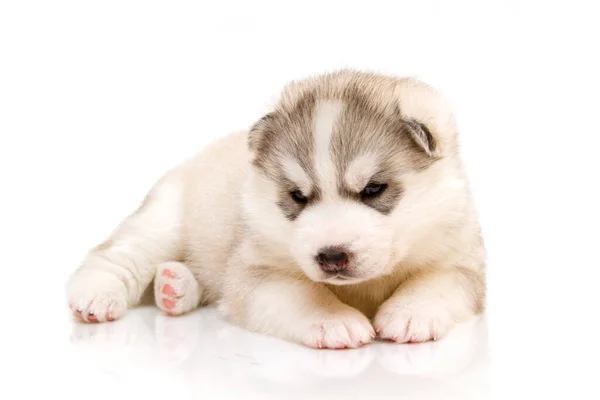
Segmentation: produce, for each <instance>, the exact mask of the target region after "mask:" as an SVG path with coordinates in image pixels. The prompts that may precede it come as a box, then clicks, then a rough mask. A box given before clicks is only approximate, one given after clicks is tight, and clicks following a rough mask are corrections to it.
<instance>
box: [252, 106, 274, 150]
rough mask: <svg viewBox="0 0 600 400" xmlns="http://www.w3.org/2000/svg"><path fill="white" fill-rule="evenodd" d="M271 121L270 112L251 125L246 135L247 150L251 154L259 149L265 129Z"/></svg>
mask: <svg viewBox="0 0 600 400" xmlns="http://www.w3.org/2000/svg"><path fill="white" fill-rule="evenodd" d="M273 119H274V113H272V112H271V113H269V114H267V115H265V116H263V117H262V118H261V119H259V120H258V121H257V122H256V123H255V124H254V125H252V127H251V128H250V132H249V133H248V148H249V149H250V151H251V152H255V151H256V150H257V149H258V148H259V146H260V143H261V141H262V139H263V137H264V134H265V129H266V127H267V126H268V125H269V123H270V122H272V121H273Z"/></svg>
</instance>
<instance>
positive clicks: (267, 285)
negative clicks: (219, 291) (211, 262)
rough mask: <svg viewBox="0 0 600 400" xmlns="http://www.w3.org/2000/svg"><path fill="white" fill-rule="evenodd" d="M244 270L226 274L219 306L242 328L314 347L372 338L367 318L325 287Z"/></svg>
mask: <svg viewBox="0 0 600 400" xmlns="http://www.w3.org/2000/svg"><path fill="white" fill-rule="evenodd" d="M244 270H245V273H243V272H240V270H238V271H236V273H235V274H234V276H233V277H230V278H229V279H230V280H229V281H228V283H227V285H226V289H225V294H224V297H223V299H222V301H221V304H220V309H221V311H223V312H224V314H225V315H226V316H227V317H228V318H229V319H231V320H232V321H233V322H235V323H237V324H239V325H241V326H242V327H244V328H246V329H249V330H251V331H255V332H261V333H265V334H268V335H273V336H277V337H279V338H281V339H285V340H289V341H292V342H297V343H301V344H304V345H307V346H310V347H314V348H346V347H359V346H360V345H362V344H365V343H368V342H370V341H371V340H372V339H373V337H374V336H375V332H374V331H373V327H372V326H371V323H370V321H369V320H368V319H367V318H366V317H365V316H364V315H363V314H361V313H360V312H359V311H358V310H356V309H354V308H352V307H350V306H348V305H346V304H344V303H342V302H341V301H340V300H339V299H338V298H337V297H336V296H335V295H334V294H333V293H332V292H331V291H330V290H329V289H327V288H326V287H325V286H323V285H320V284H317V283H314V282H312V281H309V280H308V279H303V278H299V277H292V276H288V275H284V274H283V273H280V272H277V271H273V270H270V269H269V270H266V269H260V268H256V267H247V268H244ZM231 278H233V279H231Z"/></svg>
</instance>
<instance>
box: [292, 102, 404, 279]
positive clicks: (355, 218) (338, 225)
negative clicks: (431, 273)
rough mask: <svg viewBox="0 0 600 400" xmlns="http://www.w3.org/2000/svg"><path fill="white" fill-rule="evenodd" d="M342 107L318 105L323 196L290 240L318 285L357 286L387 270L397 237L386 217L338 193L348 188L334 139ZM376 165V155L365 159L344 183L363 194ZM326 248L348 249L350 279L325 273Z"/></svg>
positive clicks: (316, 124)
mask: <svg viewBox="0 0 600 400" xmlns="http://www.w3.org/2000/svg"><path fill="white" fill-rule="evenodd" d="M342 109H343V104H342V103H340V102H330V101H324V102H320V103H317V105H316V109H315V113H314V123H313V126H314V132H313V135H314V146H315V147H314V163H315V164H314V169H315V175H316V178H317V182H316V184H317V186H318V187H319V193H320V196H319V197H320V198H319V199H318V201H317V202H316V203H314V204H311V205H309V206H308V207H307V208H306V209H305V210H304V211H302V212H301V213H300V216H299V218H298V219H297V220H296V221H295V222H294V223H293V224H294V228H293V230H294V235H293V238H292V242H291V251H292V253H293V255H294V257H295V259H296V261H297V262H298V264H299V265H300V267H301V268H302V269H303V270H304V272H305V273H306V274H307V275H308V277H309V278H311V279H313V280H315V281H323V280H325V279H327V278H329V279H331V280H330V281H329V282H330V283H334V284H347V283H353V282H358V281H361V280H365V279H368V278H373V277H375V276H379V275H381V274H383V273H385V272H388V271H387V269H388V268H389V265H390V263H389V260H390V258H391V255H390V252H391V242H392V238H393V230H392V226H391V225H388V224H386V221H387V218H386V216H384V215H382V214H380V213H378V212H377V211H375V210H373V209H371V208H370V207H367V206H366V205H364V204H360V203H358V202H356V201H353V200H348V199H345V198H342V197H341V196H340V194H339V188H340V187H341V186H343V185H342V182H339V179H340V177H339V176H338V173H337V169H336V161H337V160H336V159H335V154H334V152H333V151H332V150H331V138H332V136H333V134H334V132H335V129H336V123H337V121H338V119H339V118H340V115H341V111H342ZM376 166H377V165H376V159H375V157H374V156H372V155H368V154H367V155H362V156H360V157H358V158H357V159H356V160H354V161H353V162H352V163H351V164H350V168H349V169H348V172H347V173H346V174H345V177H343V178H342V179H345V180H346V181H347V182H346V183H345V185H348V183H350V187H352V188H356V191H357V192H358V191H360V190H361V189H362V187H364V185H366V184H367V183H368V181H369V179H370V178H371V176H372V175H373V174H374V173H375V172H376V171H375V168H376ZM284 167H285V168H286V170H287V169H290V170H291V169H293V168H290V162H289V161H284ZM296 172H297V171H296ZM296 175H301V174H297V173H296ZM297 183H298V182H297ZM298 184H299V183H298ZM360 185H362V186H360ZM326 247H343V248H345V249H346V250H347V251H348V252H349V253H350V254H351V262H350V264H349V267H348V275H349V277H347V278H345V279H343V280H342V278H333V279H332V278H331V277H329V276H328V275H327V274H325V273H324V272H323V271H322V270H321V268H320V267H319V265H318V263H317V262H316V260H315V257H316V256H317V255H318V254H319V252H320V251H322V249H324V248H326Z"/></svg>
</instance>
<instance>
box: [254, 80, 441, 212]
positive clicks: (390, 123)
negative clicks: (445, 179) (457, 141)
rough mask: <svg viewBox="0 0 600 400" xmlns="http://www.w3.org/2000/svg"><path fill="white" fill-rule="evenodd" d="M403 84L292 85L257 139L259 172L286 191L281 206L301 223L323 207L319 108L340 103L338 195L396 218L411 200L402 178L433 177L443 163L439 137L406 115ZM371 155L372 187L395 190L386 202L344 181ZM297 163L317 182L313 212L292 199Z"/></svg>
mask: <svg viewBox="0 0 600 400" xmlns="http://www.w3.org/2000/svg"><path fill="white" fill-rule="evenodd" d="M397 85H398V80H397V79H395V78H391V77H386V76H380V75H373V74H365V73H349V72H345V73H341V74H338V75H336V74H329V75H324V76H321V77H317V78H312V79H309V80H306V81H304V82H300V83H292V84H290V85H289V86H288V87H287V88H286V89H285V90H284V92H283V95H282V99H281V101H280V103H279V104H278V105H277V106H276V108H275V109H274V110H273V112H271V113H269V114H268V115H266V116H265V117H263V118H262V119H261V120H260V121H258V122H257V123H256V124H255V125H254V127H253V128H252V129H251V131H250V136H249V139H248V142H249V147H250V149H251V151H252V153H253V155H254V158H253V162H252V163H253V166H254V167H256V168H257V169H258V170H259V171H260V172H261V173H262V174H263V175H265V176H266V177H267V178H269V179H270V180H272V181H273V182H275V183H276V184H277V186H278V188H279V192H280V196H279V202H278V205H279V207H280V208H281V210H282V211H283V213H284V215H285V216H286V217H287V218H288V219H290V220H294V219H295V218H297V217H298V215H299V214H300V213H301V212H302V210H303V209H304V208H306V207H308V206H310V205H311V204H313V203H315V202H316V201H317V200H318V198H319V194H320V188H319V187H318V180H317V177H316V171H315V166H314V155H315V149H314V147H315V139H314V135H313V134H314V117H315V107H316V105H317V102H319V101H337V102H340V103H341V104H342V105H343V106H342V109H341V112H340V115H339V116H338V120H337V121H336V122H335V126H334V128H333V132H332V135H331V141H330V152H331V156H332V157H331V158H332V160H333V162H334V164H335V169H336V173H337V177H336V179H337V182H338V192H339V193H338V194H339V195H341V196H342V197H344V198H350V199H354V200H356V201H361V202H362V203H364V204H365V205H367V206H369V207H371V208H373V209H375V210H377V211H379V212H381V213H384V214H387V213H390V212H391V211H392V210H393V208H394V207H395V205H396V204H397V203H398V201H399V200H400V198H401V197H402V193H403V185H402V176H403V175H404V174H405V173H408V172H414V171H422V170H424V169H427V168H428V167H429V166H430V165H431V164H432V163H434V162H435V161H436V160H437V159H438V158H439V152H438V151H437V150H438V149H437V143H436V140H435V137H434V136H433V135H432V134H431V132H430V131H429V129H428V128H427V127H426V126H425V125H424V124H423V123H422V122H421V121H416V120H414V119H408V118H406V117H405V116H403V115H402V112H401V111H402V110H401V107H402V105H401V104H398V102H397V101H396V100H395V99H396V97H395V96H396V90H397ZM364 154H371V155H373V156H374V157H375V158H376V160H377V168H376V171H375V172H374V174H373V176H372V177H371V179H370V181H369V182H371V183H383V184H386V185H387V187H386V189H385V191H384V192H383V193H382V195H381V196H378V197H376V198H370V199H364V198H361V195H360V192H359V191H357V190H356V188H349V187H347V186H346V185H345V183H344V174H345V173H346V170H347V169H348V166H349V165H350V164H351V163H352V161H353V160H355V159H357V158H358V157H360V156H362V155H364ZM286 157H288V158H289V157H292V158H293V159H295V160H296V161H297V163H298V165H299V166H300V167H301V168H302V169H303V170H304V171H305V172H306V175H307V176H308V178H309V180H310V181H311V182H312V189H311V191H310V192H311V193H304V195H306V196H307V197H308V201H307V203H306V204H298V203H297V202H295V201H294V200H293V198H292V197H291V196H290V192H292V191H294V190H298V188H297V187H295V185H294V182H291V181H290V180H289V179H286V176H285V174H284V171H283V168H282V160H283V159H285V158H286Z"/></svg>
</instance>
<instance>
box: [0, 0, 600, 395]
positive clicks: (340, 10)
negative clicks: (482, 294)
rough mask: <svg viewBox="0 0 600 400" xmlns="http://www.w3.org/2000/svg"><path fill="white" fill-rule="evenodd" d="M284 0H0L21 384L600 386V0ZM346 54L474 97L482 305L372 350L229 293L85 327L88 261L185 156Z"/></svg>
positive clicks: (9, 269) (183, 391) (297, 388)
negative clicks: (258, 320) (269, 313)
mask: <svg viewBox="0 0 600 400" xmlns="http://www.w3.org/2000/svg"><path fill="white" fill-rule="evenodd" d="M265 3H266V2H264V1H259V0H254V1H241V0H240V1H230V0H227V1H225V0H224V1H193V2H188V3H187V4H185V5H184V4H183V2H149V1H147V0H140V1H123V0H121V1H112V2H111V1H103V2H82V1H58V0H57V1H47V0H40V1H37V2H36V1H0V190H1V192H2V194H1V195H0V265H1V268H0V305H2V319H1V320H0V398H1V399H3V400H4V399H10V400H12V399H18V400H20V399H25V400H29V399H47V398H48V399H49V398H50V397H52V396H56V397H59V398H60V399H61V400H82V399H85V400H88V399H99V400H100V399H101V400H138V399H160V400H167V399H168V400H179V399H210V400H212V399H222V398H225V399H226V398H227V395H231V397H233V398H239V399H247V398H272V399H285V398H287V397H292V398H301V399H306V400H312V399H313V398H314V399H319V398H325V399H329V398H336V397H340V398H343V399H345V400H347V399H355V398H358V399H367V400H370V399H377V398H392V399H423V398H427V399H445V398H454V399H486V400H487V399H491V398H497V399H508V400H513V399H514V400H519V399H524V400H537V399H541V400H545V399H551V398H554V397H558V398H560V399H569V400H571V399H574V400H575V399H576V400H580V399H584V400H587V399H592V400H598V399H600V391H599V388H600V384H599V379H598V374H599V372H598V360H600V340H598V337H599V335H600V324H599V321H600V319H599V317H598V316H599V315H600V312H599V305H600V290H599V284H598V282H600V261H599V257H598V248H599V245H598V241H599V237H600V234H599V228H598V227H599V226H600V212H599V210H600V207H599V205H600V191H599V190H598V182H599V180H600V178H599V175H600V173H599V171H600V157H599V156H598V149H600V142H599V140H600V130H599V126H600V124H599V123H598V115H599V111H598V93H600V74H598V71H600V63H599V61H600V59H599V58H598V56H597V53H598V50H597V48H598V39H597V38H599V37H600V31H599V30H600V24H598V18H597V16H598V11H597V8H598V5H597V4H596V3H597V2H594V1H569V2H551V1H546V2H543V1H522V0H512V1H509V0H507V1H496V2H482V1H475V0H454V1H441V0H430V1H427V0H423V1H400V0H395V1H388V2H385V5H381V4H377V3H378V2H376V1H372V2H366V1H365V2H348V1H344V2H341V1H339V2H334V1H327V2H324V1H322V0H319V1H318V2H313V4H312V5H310V6H298V5H297V4H296V3H294V5H292V2H283V1H279V2H275V1H273V2H270V4H265ZM307 3H310V1H308V0H306V1H305V2H303V4H307ZM335 3H337V4H335ZM351 3H352V4H351ZM344 66H351V67H355V68H361V69H363V68H364V69H373V70H378V71H382V72H390V73H394V74H402V75H413V76H418V77H421V78H422V79H424V80H426V81H428V82H430V83H431V84H433V85H434V86H436V87H438V88H440V90H442V91H443V92H444V93H445V94H446V96H447V97H449V98H450V100H451V101H452V102H453V103H454V104H455V105H456V110H457V114H458V119H459V122H460V123H459V125H460V128H461V135H462V150H463V155H464V159H465V163H466V166H467V168H468V172H469V175H470V178H471V182H472V187H473V191H474V195H475V197H476V201H477V206H478V208H479V211H480V215H481V221H482V226H483V232H484V237H485V240H486V244H487V247H488V250H489V262H488V271H489V274H488V313H487V317H486V320H485V321H484V322H485V323H482V322H480V323H475V324H472V325H469V324H467V325H465V326H463V327H462V328H461V329H458V330H456V331H455V332H453V333H452V334H451V336H450V337H448V338H446V339H444V340H441V341H439V342H436V343H426V344H421V345H391V344H380V343H377V344H374V345H370V346H368V347H365V348H362V349H359V350H356V351H354V350H352V351H350V350H345V351H317V350H309V349H305V348H302V347H299V346H296V345H292V344H288V343H284V342H281V341H279V340H276V339H271V338H267V337H262V336H257V335H253V334H250V333H248V332H245V331H242V330H240V329H238V328H236V327H232V326H230V325H228V324H225V323H223V322H221V321H220V319H219V317H218V316H217V315H216V314H215V313H214V312H213V310H199V311H197V312H195V313H193V314H191V315H189V316H186V317H182V318H178V319H171V318H167V317H163V316H161V315H159V313H158V311H157V310H156V309H154V308H142V309H136V310H130V311H129V312H128V313H127V314H126V316H125V318H124V319H123V320H121V321H117V322H115V323H111V324H107V325H89V326H88V325H78V324H74V323H73V321H72V320H71V318H70V316H69V310H68V308H67V304H66V299H65V295H64V289H65V283H66V279H67V277H68V275H69V274H70V273H71V272H72V271H73V270H74V269H75V268H76V267H77V266H78V265H79V263H80V261H81V259H82V258H83V256H84V254H85V251H86V250H87V249H88V248H90V247H92V246H94V245H96V244H97V243H100V242H101V241H102V240H104V238H105V237H106V235H108V234H109V233H110V231H111V230H112V229H114V227H115V226H116V225H117V224H118V223H119V222H120V221H121V220H122V218H123V217H125V216H126V215H128V214H129V213H130V212H131V211H133V210H134V209H135V208H136V207H137V206H138V205H139V203H140V202H141V201H142V199H143V198H144V196H145V195H146V193H147V190H148V189H149V187H150V186H151V185H152V184H153V183H154V182H155V180H156V179H157V178H158V177H159V176H160V175H161V174H162V173H163V172H164V171H165V170H166V169H168V168H170V167H171V166H173V165H175V164H177V163H179V162H181V161H182V160H183V159H185V158H187V157H188V156H189V155H191V154H192V153H194V152H196V151H197V150H199V149H200V148H202V147H203V146H205V145H206V144H207V143H209V142H210V141H211V140H213V139H215V138H216V137H219V136H222V135H224V134H226V133H228V132H229V131H231V130H237V129H245V128H246V127H248V125H249V124H250V123H251V122H252V121H255V120H256V119H258V118H259V117H260V116H262V113H263V112H264V111H265V109H266V105H267V104H268V103H269V102H270V99H272V97H273V96H274V95H275V94H276V93H277V92H278V91H279V89H280V88H281V86H282V85H283V84H284V83H285V82H287V81H288V80H290V79H296V78H299V77H303V76H305V75H308V74H313V73H317V72H322V71H324V70H331V69H335V68H339V67H344ZM231 397H230V398H231Z"/></svg>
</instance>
